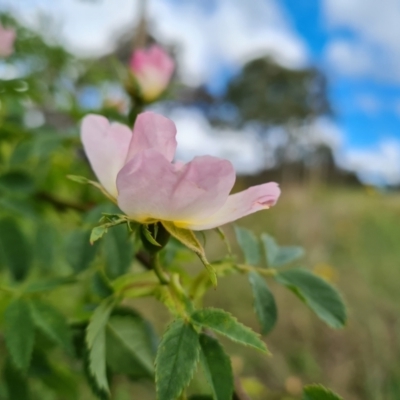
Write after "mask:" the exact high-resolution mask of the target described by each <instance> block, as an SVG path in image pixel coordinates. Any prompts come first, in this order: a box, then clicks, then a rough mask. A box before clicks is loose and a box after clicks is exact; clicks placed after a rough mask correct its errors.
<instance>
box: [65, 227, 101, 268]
mask: <svg viewBox="0 0 400 400" xmlns="http://www.w3.org/2000/svg"><path fill="white" fill-rule="evenodd" d="M89 240H90V232H89V231H87V230H80V229H77V230H75V231H73V232H71V233H70V235H69V236H68V238H67V242H66V259H67V262H68V263H69V264H70V265H71V267H72V269H73V270H74V272H75V273H79V272H82V271H84V270H86V269H87V268H88V267H89V265H90V264H91V262H92V261H93V259H94V257H95V256H96V250H97V243H95V244H94V245H91V244H90V242H89Z"/></svg>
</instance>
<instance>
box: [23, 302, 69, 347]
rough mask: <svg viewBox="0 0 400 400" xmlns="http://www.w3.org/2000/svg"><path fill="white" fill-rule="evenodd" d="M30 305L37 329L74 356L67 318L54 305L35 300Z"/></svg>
mask: <svg viewBox="0 0 400 400" xmlns="http://www.w3.org/2000/svg"><path fill="white" fill-rule="evenodd" d="M29 305H30V307H31V315H32V319H33V322H34V324H35V325H36V326H37V328H38V329H40V330H41V331H42V332H43V333H44V334H45V335H47V336H48V337H49V338H50V339H52V340H53V341H54V342H55V343H57V344H58V345H60V346H61V347H63V348H64V349H65V350H67V351H68V352H69V353H70V354H72V353H73V350H72V342H71V332H70V329H69V326H68V323H67V321H66V319H65V317H64V316H63V315H62V314H61V313H60V312H59V311H58V310H57V309H56V308H54V307H53V306H52V305H50V304H48V303H45V302H44V301H42V300H39V299H33V300H31V301H30V304H29Z"/></svg>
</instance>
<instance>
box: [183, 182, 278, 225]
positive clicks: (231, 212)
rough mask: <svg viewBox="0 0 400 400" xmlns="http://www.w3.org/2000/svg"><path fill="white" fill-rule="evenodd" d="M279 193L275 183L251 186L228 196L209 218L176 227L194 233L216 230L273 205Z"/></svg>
mask: <svg viewBox="0 0 400 400" xmlns="http://www.w3.org/2000/svg"><path fill="white" fill-rule="evenodd" d="M280 193H281V191H280V189H279V186H278V184H277V183H275V182H270V183H264V184H263V185H258V186H252V187H250V188H249V189H247V190H244V191H243V192H239V193H236V194H232V195H230V196H229V197H228V199H227V201H226V203H225V204H224V205H223V206H222V207H221V208H220V209H219V210H218V211H217V212H216V213H214V214H213V215H211V216H210V217H208V218H205V219H203V220H202V219H198V220H197V221H194V220H193V221H192V222H191V223H188V224H186V225H185V224H182V225H179V224H177V225H178V226H181V227H183V228H187V229H192V230H195V231H201V230H205V229H212V228H216V227H218V226H221V225H224V224H227V223H228V222H232V221H235V220H237V219H239V218H242V217H245V216H246V215H249V214H252V213H254V212H257V211H260V210H265V209H267V208H269V207H271V206H273V205H275V203H276V202H277V200H278V198H279V195H280Z"/></svg>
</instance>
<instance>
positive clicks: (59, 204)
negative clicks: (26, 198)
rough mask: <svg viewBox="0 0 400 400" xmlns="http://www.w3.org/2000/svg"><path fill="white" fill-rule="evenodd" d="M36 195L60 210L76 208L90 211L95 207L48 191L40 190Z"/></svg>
mask: <svg viewBox="0 0 400 400" xmlns="http://www.w3.org/2000/svg"><path fill="white" fill-rule="evenodd" d="M35 197H36V198H37V199H38V200H41V201H44V202H46V203H49V204H51V205H53V206H54V208H56V209H57V210H59V211H66V210H76V211H81V212H84V211H89V210H90V209H91V208H93V204H90V203H87V204H80V203H75V202H72V201H68V200H64V199H60V198H58V197H56V196H54V195H52V194H51V193H47V192H39V193H36V195H35Z"/></svg>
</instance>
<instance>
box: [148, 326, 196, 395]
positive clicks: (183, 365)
mask: <svg viewBox="0 0 400 400" xmlns="http://www.w3.org/2000/svg"><path fill="white" fill-rule="evenodd" d="M199 353H200V345H199V337H198V334H197V332H196V331H195V330H194V328H193V326H192V325H191V324H189V323H187V322H185V321H183V320H182V319H177V320H176V321H174V322H172V323H171V324H170V326H169V327H168V329H167V331H166V332H165V334H164V336H163V338H162V340H161V343H160V346H159V348H158V352H157V358H156V388H157V394H158V397H157V399H158V400H176V398H177V397H178V396H179V395H180V394H181V393H182V391H183V390H184V388H185V387H186V386H187V385H188V384H189V382H190V380H191V379H192V376H193V373H194V371H195V369H196V365H197V361H198V359H199Z"/></svg>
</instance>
